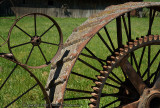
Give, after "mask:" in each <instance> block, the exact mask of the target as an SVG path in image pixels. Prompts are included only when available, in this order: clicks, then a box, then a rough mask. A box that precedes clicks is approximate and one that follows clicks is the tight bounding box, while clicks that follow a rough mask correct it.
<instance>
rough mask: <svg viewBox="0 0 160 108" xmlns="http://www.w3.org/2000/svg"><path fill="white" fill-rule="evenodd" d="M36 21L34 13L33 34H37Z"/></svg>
mask: <svg viewBox="0 0 160 108" xmlns="http://www.w3.org/2000/svg"><path fill="white" fill-rule="evenodd" d="M36 23H37V21H36V14H34V29H35V36H37V24H36Z"/></svg>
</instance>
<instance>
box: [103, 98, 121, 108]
mask: <svg viewBox="0 0 160 108" xmlns="http://www.w3.org/2000/svg"><path fill="white" fill-rule="evenodd" d="M118 101H119V99H116V100H114V101H113V102H111V103H109V104H107V105H105V106H102V108H106V107H108V106H110V105H112V104H114V103H116V102H118Z"/></svg>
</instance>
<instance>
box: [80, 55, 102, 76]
mask: <svg viewBox="0 0 160 108" xmlns="http://www.w3.org/2000/svg"><path fill="white" fill-rule="evenodd" d="M78 60H79V61H80V62H82V63H83V64H85V65H86V66H88V67H90V68H92V69H93V70H95V71H97V72H99V73H100V70H99V69H97V68H95V67H94V66H92V65H90V64H89V63H87V62H85V61H84V60H82V59H80V58H78Z"/></svg>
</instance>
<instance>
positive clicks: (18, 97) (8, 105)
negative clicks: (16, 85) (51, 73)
mask: <svg viewBox="0 0 160 108" xmlns="http://www.w3.org/2000/svg"><path fill="white" fill-rule="evenodd" d="M37 85H38V84H35V85H34V86H32V87H31V88H29V89H28V90H27V91H25V92H24V93H22V94H21V95H20V96H18V97H17V98H16V99H14V100H13V101H12V102H11V103H9V104H8V105H6V106H5V108H7V107H9V106H10V105H11V104H13V103H14V102H16V101H17V100H18V99H20V98H21V97H22V96H24V95H25V94H26V93H28V92H29V91H30V90H32V89H33V88H34V87H36V86H37Z"/></svg>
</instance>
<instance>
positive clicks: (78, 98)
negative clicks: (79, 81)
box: [64, 97, 92, 101]
mask: <svg viewBox="0 0 160 108" xmlns="http://www.w3.org/2000/svg"><path fill="white" fill-rule="evenodd" d="M90 98H92V97H77V98H68V99H64V101H70V100H72V101H73V100H80V99H90Z"/></svg>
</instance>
